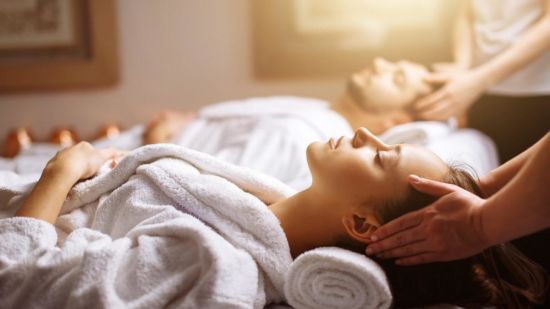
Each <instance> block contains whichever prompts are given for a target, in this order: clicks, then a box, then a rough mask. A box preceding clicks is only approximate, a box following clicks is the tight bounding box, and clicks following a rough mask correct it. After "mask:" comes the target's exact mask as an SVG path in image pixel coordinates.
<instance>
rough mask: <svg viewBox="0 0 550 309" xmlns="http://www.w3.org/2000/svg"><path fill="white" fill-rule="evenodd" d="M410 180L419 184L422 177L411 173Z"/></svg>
mask: <svg viewBox="0 0 550 309" xmlns="http://www.w3.org/2000/svg"><path fill="white" fill-rule="evenodd" d="M409 181H410V182H411V183H413V184H418V183H420V177H418V176H416V175H414V174H411V175H409Z"/></svg>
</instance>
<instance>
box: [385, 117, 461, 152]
mask: <svg viewBox="0 0 550 309" xmlns="http://www.w3.org/2000/svg"><path fill="white" fill-rule="evenodd" d="M455 131H456V127H454V126H452V125H450V124H448V123H445V122H441V121H415V122H409V123H405V124H401V125H398V126H395V127H393V128H390V129H388V130H386V131H385V132H384V133H382V134H380V136H379V138H380V139H381V140H382V141H384V143H387V144H403V143H407V144H416V145H424V146H425V145H428V144H429V143H432V142H435V141H437V140H440V139H442V138H446V137H448V136H449V134H451V133H453V132H455Z"/></svg>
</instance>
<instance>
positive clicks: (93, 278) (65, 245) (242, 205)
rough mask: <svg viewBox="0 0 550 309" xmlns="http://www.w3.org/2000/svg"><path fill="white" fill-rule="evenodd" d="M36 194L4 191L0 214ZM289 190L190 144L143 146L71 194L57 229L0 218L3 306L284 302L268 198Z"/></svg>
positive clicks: (278, 243)
mask: <svg viewBox="0 0 550 309" xmlns="http://www.w3.org/2000/svg"><path fill="white" fill-rule="evenodd" d="M0 180H1V179H0ZM3 186H4V187H7V185H6V184H3ZM29 189H30V186H29V185H25V183H24V182H22V185H20V186H18V187H16V188H13V189H12V190H11V191H6V193H5V194H0V197H1V198H2V200H0V207H2V210H3V213H9V212H10V211H7V209H9V208H11V209H13V208H16V207H18V204H20V201H21V198H17V194H19V193H22V192H26V191H28V190H29ZM292 193H294V191H293V190H292V189H290V188H289V187H287V186H285V185H284V184H282V183H280V182H278V181H277V180H275V179H272V178H270V177H267V176H265V175H262V174H259V173H257V172H255V171H252V170H248V169H243V168H239V167H236V166H233V165H229V164H227V163H224V162H221V161H219V160H216V159H215V158H212V157H210V156H208V155H206V154H202V153H198V152H195V151H192V150H189V149H186V148H184V147H179V146H175V145H152V146H146V147H142V148H138V149H137V150H135V151H133V152H131V153H130V154H129V155H128V157H127V158H126V159H124V160H122V161H121V162H120V164H119V165H118V166H117V167H116V168H115V169H114V170H112V171H111V172H108V173H104V174H102V175H99V176H97V177H95V178H93V179H91V180H88V181H85V182H81V183H79V184H77V185H76V186H75V187H74V188H73V190H71V193H70V195H69V198H68V200H67V201H66V202H65V204H64V205H63V209H62V214H63V215H62V216H61V217H59V219H58V220H57V222H56V225H55V228H56V229H57V233H56V230H55V229H54V227H53V226H52V225H50V224H48V223H46V222H43V221H40V220H36V219H32V218H22V217H15V218H5V219H0V307H2V308H15V307H31V306H36V305H37V304H40V306H41V307H44V308H60V307H82V308H95V307H109V308H119V307H133V308H152V307H155V308H158V307H163V306H174V307H184V308H251V307H254V308H262V307H263V306H264V305H265V304H266V303H277V302H280V301H283V300H284V296H283V293H284V290H283V284H284V276H285V274H286V272H287V270H288V268H289V266H290V263H291V262H292V259H291V257H290V250H289V248H288V243H287V241H286V238H285V235H284V232H283V231H282V229H281V227H280V224H279V222H278V220H277V218H276V217H275V216H274V215H273V214H272V213H271V211H269V209H268V208H267V207H266V206H265V203H271V202H274V201H275V200H278V199H280V198H282V197H285V196H288V195H290V194H292ZM260 199H261V200H260ZM262 201H263V202H262ZM176 209H178V210H179V211H178V210H176ZM197 218H199V219H200V221H199V220H198V219H197Z"/></svg>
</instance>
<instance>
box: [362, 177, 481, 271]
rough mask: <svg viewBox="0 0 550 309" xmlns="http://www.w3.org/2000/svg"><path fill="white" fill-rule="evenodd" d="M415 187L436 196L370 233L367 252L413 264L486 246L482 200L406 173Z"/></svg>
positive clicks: (447, 258)
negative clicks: (431, 202)
mask: <svg viewBox="0 0 550 309" xmlns="http://www.w3.org/2000/svg"><path fill="white" fill-rule="evenodd" d="M409 181H410V183H411V185H412V186H414V187H415V188H416V189H417V190H419V191H421V192H424V193H426V194H430V195H433V196H436V197H439V199H438V200H437V201H436V202H434V203H433V204H431V205H429V206H428V207H425V208H423V209H420V210H418V211H415V212H411V213H408V214H406V215H404V216H402V217H399V218H397V219H395V220H393V221H391V222H389V223H387V224H386V225H384V226H382V227H381V228H379V229H378V230H377V231H376V232H374V234H373V241H374V242H373V243H371V244H370V245H369V246H368V247H367V254H368V255H376V256H378V257H380V258H397V260H396V263H397V264H399V265H415V264H424V263H430V262H438V261H451V260H457V259H461V258H466V257H469V256H472V255H474V254H477V253H479V252H481V251H482V250H483V249H485V248H486V247H488V246H489V245H488V244H487V242H486V240H485V237H484V236H483V233H482V231H481V227H480V221H481V220H480V217H479V216H480V215H479V214H480V212H479V210H480V207H482V205H483V204H484V202H485V200H483V199H481V198H480V197H478V196H477V195H475V194H472V193H470V192H468V191H466V190H464V189H462V188H460V187H458V186H455V185H451V184H446V183H441V182H437V181H432V180H428V179H423V178H418V177H416V176H410V177H409Z"/></svg>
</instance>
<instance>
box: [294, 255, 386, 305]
mask: <svg viewBox="0 0 550 309" xmlns="http://www.w3.org/2000/svg"><path fill="white" fill-rule="evenodd" d="M285 297H286V299H287V301H288V303H289V305H291V306H292V307H294V308H296V309H301V308H316V309H322V308H349V309H353V308H362V309H364V308H389V307H390V306H391V302H392V295H391V292H390V287H389V284H388V281H387V278H386V275H385V274H384V271H383V270H382V269H381V268H380V266H379V265H378V264H376V263H375V262H374V261H372V260H371V259H369V258H368V257H366V256H365V255H363V254H359V253H355V252H352V251H349V250H345V249H341V248H336V247H325V248H317V249H314V250H311V251H308V252H306V253H304V254H302V255H300V256H299V257H298V258H297V259H296V260H295V261H294V262H293V263H292V265H291V268H290V271H289V272H288V273H287V277H286V281H285Z"/></svg>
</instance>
